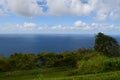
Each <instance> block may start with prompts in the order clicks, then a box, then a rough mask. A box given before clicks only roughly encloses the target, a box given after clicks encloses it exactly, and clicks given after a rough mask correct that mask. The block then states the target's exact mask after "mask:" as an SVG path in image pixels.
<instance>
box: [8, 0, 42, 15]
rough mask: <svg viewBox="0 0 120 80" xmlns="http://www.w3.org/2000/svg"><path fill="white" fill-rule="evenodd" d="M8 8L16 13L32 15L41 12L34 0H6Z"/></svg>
mask: <svg viewBox="0 0 120 80" xmlns="http://www.w3.org/2000/svg"><path fill="white" fill-rule="evenodd" d="M7 3H8V7H9V9H10V10H11V11H12V12H13V13H14V14H16V15H21V16H26V17H33V16H36V15H40V14H43V13H42V8H41V7H39V5H38V4H37V1H36V0H7Z"/></svg>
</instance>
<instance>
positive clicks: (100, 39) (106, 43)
mask: <svg viewBox="0 0 120 80" xmlns="http://www.w3.org/2000/svg"><path fill="white" fill-rule="evenodd" d="M94 49H95V50H96V51H98V52H102V53H104V54H106V55H108V56H117V55H119V44H118V42H117V41H116V40H115V39H114V38H112V37H110V36H108V35H104V34H103V33H101V32H100V33H98V34H97V35H96V37H95V44H94Z"/></svg>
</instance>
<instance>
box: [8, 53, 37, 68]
mask: <svg viewBox="0 0 120 80" xmlns="http://www.w3.org/2000/svg"><path fill="white" fill-rule="evenodd" d="M35 58H36V56H35V55H34V54H21V53H19V54H18V53H15V54H12V55H11V56H10V58H9V63H10V67H11V70H19V69H22V70H24V69H33V68H35V63H34V60H35Z"/></svg>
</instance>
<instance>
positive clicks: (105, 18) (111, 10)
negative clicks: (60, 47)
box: [0, 0, 120, 33]
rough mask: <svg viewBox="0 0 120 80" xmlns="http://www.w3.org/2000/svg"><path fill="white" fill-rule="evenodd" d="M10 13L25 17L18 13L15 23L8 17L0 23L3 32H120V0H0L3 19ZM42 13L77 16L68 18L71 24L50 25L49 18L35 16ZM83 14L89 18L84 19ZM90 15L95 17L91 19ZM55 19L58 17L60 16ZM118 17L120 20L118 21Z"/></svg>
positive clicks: (0, 14)
mask: <svg viewBox="0 0 120 80" xmlns="http://www.w3.org/2000/svg"><path fill="white" fill-rule="evenodd" d="M9 16H13V17H15V16H19V17H22V19H25V20H24V22H23V23H20V22H19V21H18V19H19V18H18V17H17V18H14V21H15V20H17V22H14V24H13V23H11V24H10V23H9V24H8V22H9V21H7V20H8V19H6V22H5V20H4V22H3V23H4V24H1V25H0V33H4V32H5V33H22V32H23V33H41V32H63V33H64V32H76V31H77V32H83V33H85V32H94V33H96V32H98V31H102V32H112V33H114V32H115V33H117V32H120V24H119V23H120V0H0V18H1V17H2V18H1V21H2V19H3V17H5V18H6V17H9ZM41 16H45V18H44V19H47V16H48V17H49V16H57V17H61V18H62V19H64V18H67V17H66V16H69V17H72V18H74V20H73V22H72V23H71V22H69V20H68V23H67V24H68V25H65V24H62V25H61V24H57V25H47V23H48V22H46V24H45V25H42V26H41V25H39V24H38V22H34V21H35V19H36V18H35V17H37V18H41ZM76 17H77V18H76ZM82 17H84V18H85V19H86V20H84V21H82V20H83V18H82ZM88 17H90V18H89V19H91V21H87V19H88ZM26 18H27V19H26ZM72 18H71V21H72ZM28 19H30V20H28ZM38 20H40V19H38ZM41 20H42V19H41ZM52 20H53V21H56V18H52ZM75 20H76V21H75ZM21 21H23V20H21ZM115 21H117V22H118V23H117V25H116V23H114V22H115ZM99 22H103V23H104V24H102V23H101V24H100V23H99ZM110 22H111V23H110ZM58 23H59V22H58ZM69 23H70V24H69Z"/></svg>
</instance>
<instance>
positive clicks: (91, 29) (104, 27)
mask: <svg viewBox="0 0 120 80" xmlns="http://www.w3.org/2000/svg"><path fill="white" fill-rule="evenodd" d="M98 32H105V33H111V34H114V33H118V32H120V25H116V26H115V25H108V24H97V23H91V24H88V23H85V22H83V21H80V20H78V21H76V22H74V23H73V25H71V26H67V25H52V26H50V25H43V26H39V25H38V24H36V23H32V22H25V23H23V24H5V25H1V26H0V33H90V34H94V33H98Z"/></svg>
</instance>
